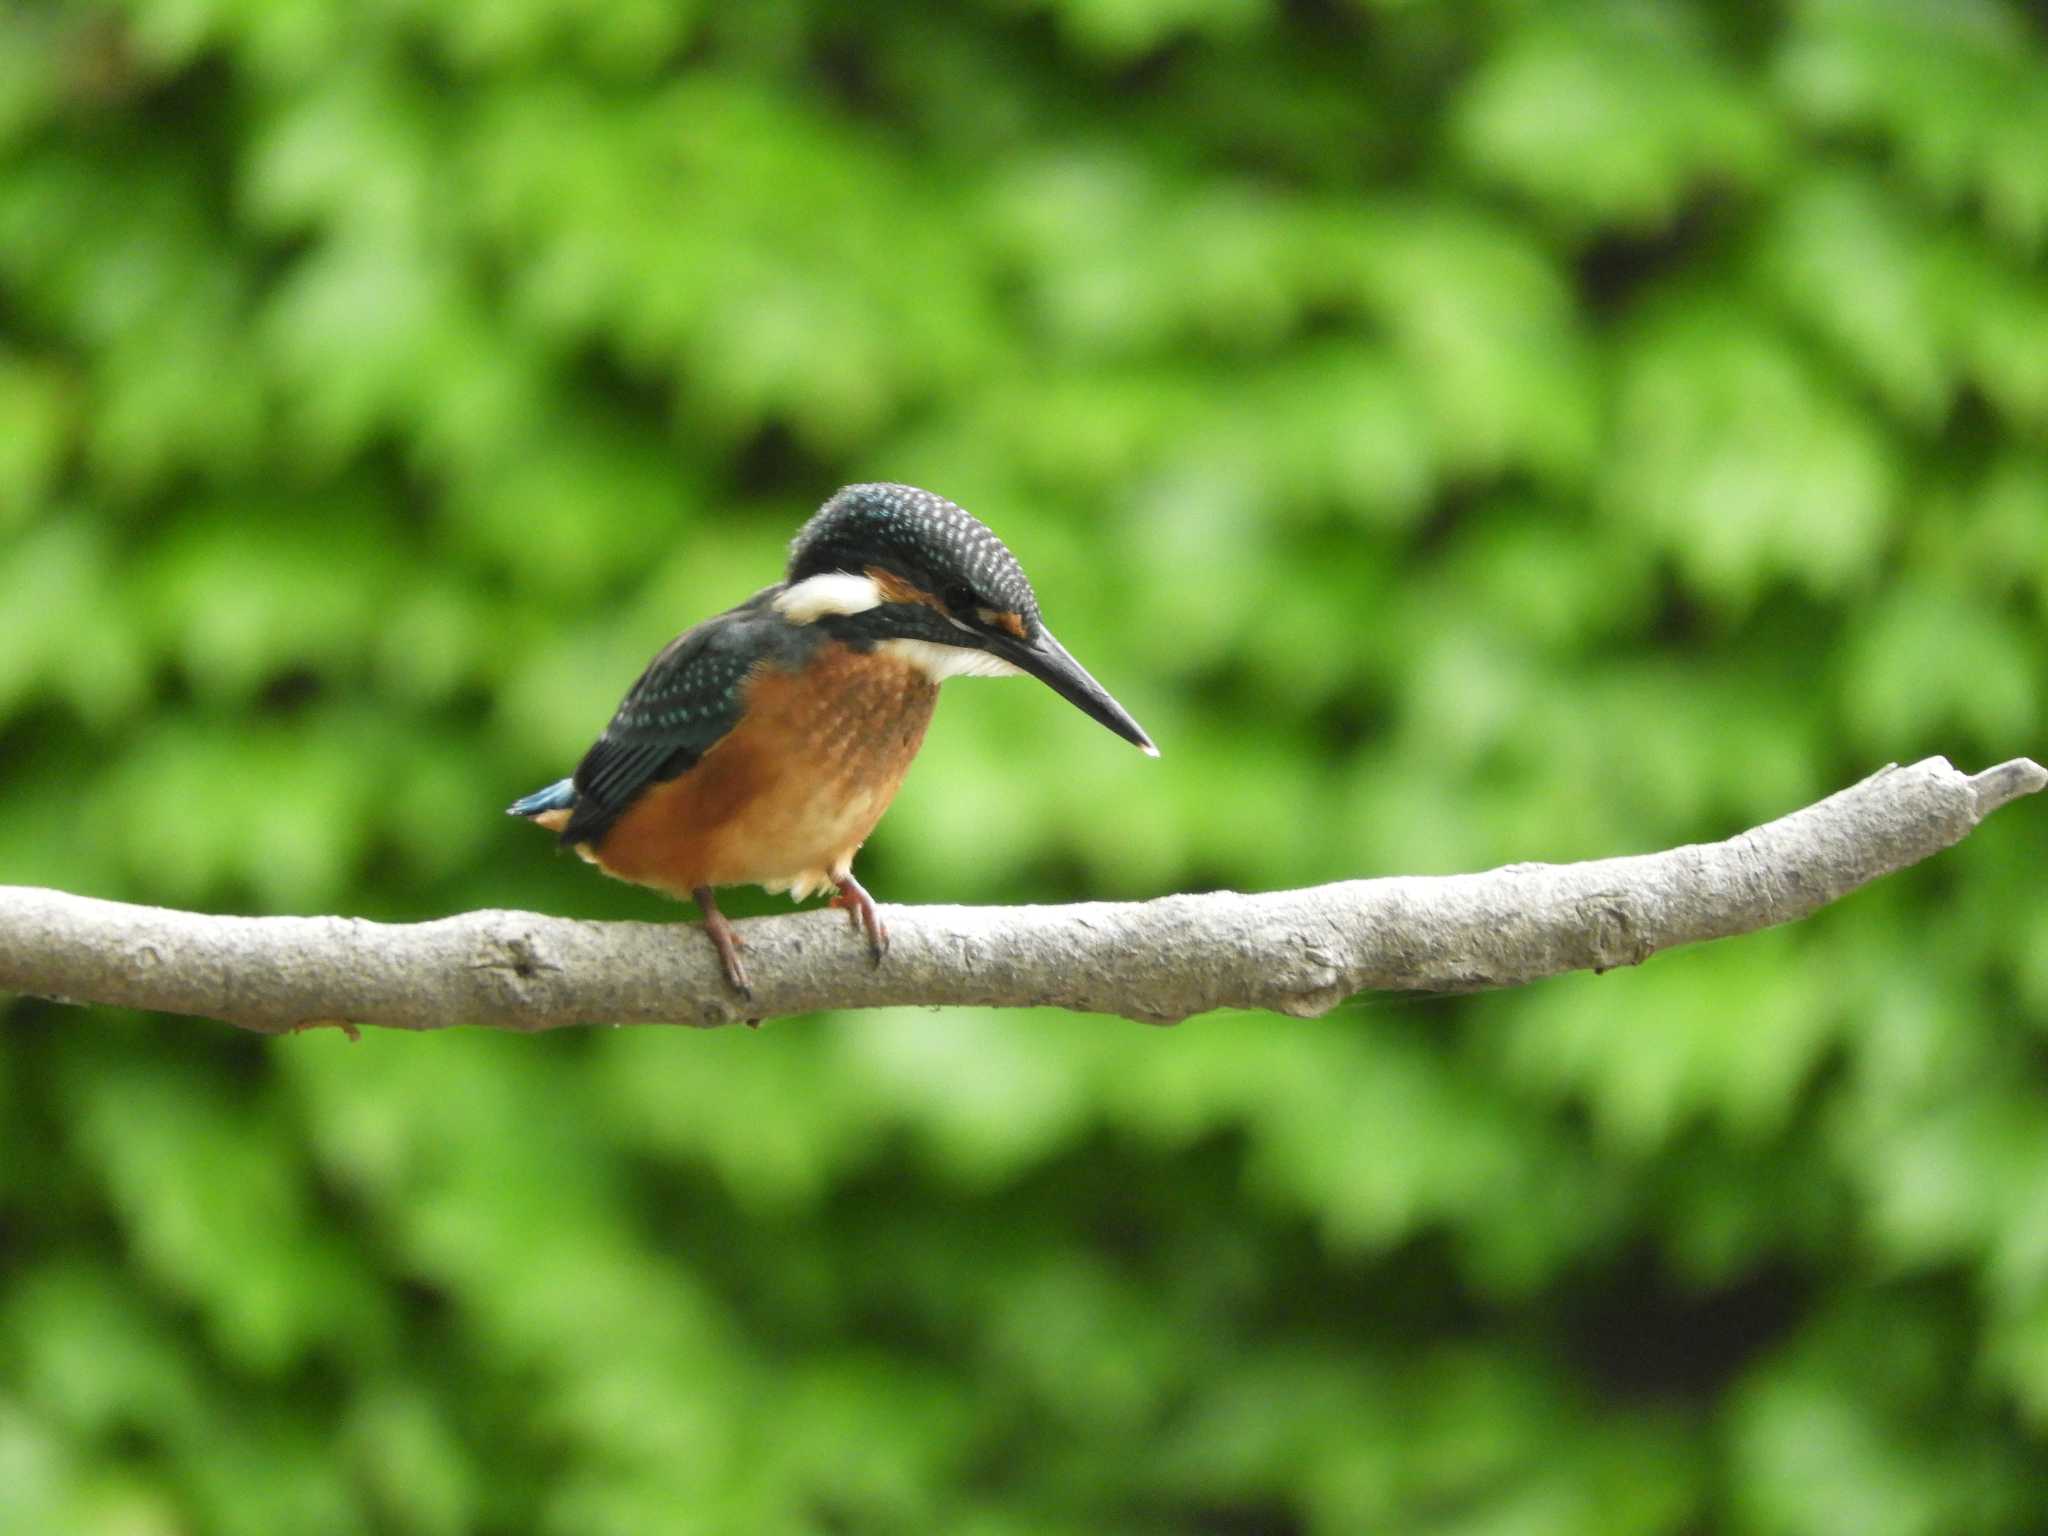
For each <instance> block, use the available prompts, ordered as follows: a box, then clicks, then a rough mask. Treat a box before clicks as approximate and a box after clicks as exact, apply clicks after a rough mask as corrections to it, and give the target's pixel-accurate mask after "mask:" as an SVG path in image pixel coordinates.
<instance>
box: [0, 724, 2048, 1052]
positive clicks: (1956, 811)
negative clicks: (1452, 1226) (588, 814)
mask: <svg viewBox="0 0 2048 1536" xmlns="http://www.w3.org/2000/svg"><path fill="white" fill-rule="evenodd" d="M2044 784H2048V771H2044V770H2043V769H2042V768H2041V766H2040V765H2039V764H2038V763H2034V762H2031V761H2029V760H2028V759H2026V758H2016V759H2014V760H2013V761H2012V762H2009V763H2004V764H2001V765H2000V766H1998V767H1996V768H1991V769H1987V770H1986V771H1985V772H1983V773H1980V774H1977V775H1976V776H1975V777H1974V778H1973V777H1969V776H1966V775H1964V774H1962V773H1959V772H1957V771H1956V770H1955V769H1954V768H1953V767H1951V766H1950V765H1949V763H1948V762H1947V760H1946V759H1944V758H1938V757H1934V758H1928V759H1927V760H1926V761H1924V762H1919V763H1915V764H1913V765H1912V766H1911V767H1907V768H1899V767H1891V768H1887V769H1885V770H1883V771H1882V772H1880V773H1877V774H1875V775H1873V776H1872V777H1870V778H1868V779H1865V780H1864V781H1863V782H1862V783H1860V784H1856V785H1853V786H1852V787H1850V788H1848V789H1845V790H1843V791H1842V792H1841V793H1839V794H1836V795H1831V796H1830V797H1828V798H1827V799H1825V800H1823V801H1821V802H1820V803H1819V804H1817V805H1811V806H1808V807H1807V808H1806V809H1804V810H1801V811H1795V812H1793V813H1792V814H1791V815H1789V816H1785V817H1782V818H1780V819H1779V820H1777V821H1773V822H1769V823H1767V824H1766V825H1764V826H1761V827H1757V828H1755V829H1753V830H1751V831H1748V832H1744V833H1742V834H1741V835H1739V836H1737V837H1732V838H1730V839H1728V840H1727V841H1726V842H1720V843H1708V844H1703V845H1698V846H1691V847H1684V848H1674V849H1671V850H1669V851H1668V852H1664V853H1652V854H1642V855H1638V856H1634V857H1630V858H1619V859H1600V860H1596V861H1594V862H1591V863H1585V864H1511V865H1509V866H1507V867H1506V868H1503V869H1496V870H1492V871H1489V872H1488V873H1485V874H1477V875H1448V876H1401V877H1395V878H1389V879H1378V880H1349V881H1344V882H1341V883H1338V884H1335V885H1324V886H1316V887H1314V888H1312V889H1308V890H1298V891H1275V892H1270V893H1267V894H1264V895H1251V896H1244V895H1237V894H1235V893H1232V892H1227V891H1220V892H1216V893H1213V894H1210V895H1204V896H1167V897H1162V898H1160V899H1159V900H1156V901H1146V902H1132V903H1122V904H1111V903H1095V904H1088V905H1081V906H1068V907H890V908H888V909H887V914H888V921H889V926H890V931H891V935H892V945H891V948H890V951H889V955H888V958H887V959H886V960H884V961H883V962H882V964H881V965H880V966H872V965H870V964H869V963H868V959H867V954H866V949H865V946H864V944H863V943H862V941H861V939H860V937H859V935H858V934H856V933H855V932H853V931H852V930H851V929H850V928H849V927H848V925H847V924H846V923H845V921H844V920H843V919H842V918H841V916H840V915H839V914H838V913H835V912H828V911H813V912H803V913H797V914H793V915H790V916H785V917H767V918H756V919H753V920H751V921H749V922H746V923H742V924H740V925H739V926H740V928H741V931H742V932H743V934H744V935H745V938H746V942H747V946H748V956H749V969H750V970H751V971H752V973H753V978H754V984H755V990H754V1000H753V1002H752V1003H751V1004H746V1003H743V1002H742V1001H741V1000H740V999H738V998H736V997H735V996H734V995H733V994H732V993H731V992H730V991H728V990H727V988H726V985H725V981H724V978H723V976H722V974H721V973H720V970H719V965H718V960H717V957H716V955H715V954H714V953H713V950H712V947H711V945H710V943H709V942H707V941H706V939H705V937H704V935H703V934H702V933H701V932H699V931H698V929H697V927H696V926H695V925H694V924H682V923H593V922H577V921H572V920H569V919H565V918H554V917H542V916H538V915H536V914H534V913H530V912H469V913H465V914H463V915H462V916H460V917H449V918H443V919H441V920H439V921H437V922H429V923H411V924H402V925H392V924H383V923H372V922H366V921H363V920H361V919H357V918H343V917H212V916H205V915H202V914H199V913H193V912H173V911H167V910H164V909H162V908H158V907H139V906H129V905H125V904H123V903H120V902H111V901H97V900H94V899H92V898H90V897H84V896H72V895H67V894H65V893H63V892H59V891H46V890H38V889H34V888H30V887H23V886H9V887H0V990H7V991H15V992H21V993H27V994H31V995H35V996H40V997H47V998H54V999H57V1000H59V1001H64V1002H74V1001H85V1002H95V1003H111V1004H116V1005H120V1006H124V1007H130V1008H150V1009H157V1010H161V1011H163V1012H168V1013H190V1014H200V1015H205V1016H208V1017H211V1018H216V1019H223V1020H225V1021H227V1022H228V1023H231V1024H237V1025H240V1026H241V1027H243V1028H245V1029H253V1030H259V1031H263V1032H278V1031H283V1030H288V1029H292V1028H297V1027H301V1026H304V1025H308V1024H316V1023H342V1022H343V1021H348V1022H350V1023H362V1024H385V1025H391V1026H394V1027H397V1028H401V1029H442V1028H446V1027H447V1026H449V1025H454V1024H482V1025H490V1026H492V1027H495V1028H499V1029H514V1030H538V1029H553V1028H556V1027H558V1026H561V1025H566V1024H579V1023H587V1022H595V1021H603V1022H608V1023H620V1024H640V1023H653V1022H664V1021H665V1022H676V1023H689V1024H706V1025H708V1024H725V1023H730V1022H732V1021H733V1020H735V1019H740V1018H745V1017H748V1016H755V1017H769V1016H773V1015H780V1014H789V1013H807V1012H812V1011H815V1010H818V1009H826V1008H873V1007H880V1006H885V1005H890V1004H913V1005H931V1004H946V1003H970V1004H982V1005H991V1006H999V1007H1011V1006H1022V1005H1030V1004H1051V1005H1055V1006H1058V1007H1063V1008H1073V1009H1079V1010H1085V1011H1088V1012H1092V1013H1110V1014H1121V1015H1122V1016H1124V1017H1126V1018H1131V1019H1139V1020H1143V1021H1145V1022H1148V1023H1160V1024H1164V1023H1172V1022H1174V1021H1176V1020H1179V1019H1182V1018H1186V1017H1187V1016H1188V1015H1190V1014H1195V1013H1202V1012H1205V1011H1207V1010H1209V1009H1212V1008H1273V1009H1278V1010H1279V1011H1281V1012H1283V1013H1291V1014H1297V1015H1302V1016H1313V1015H1315V1014H1319V1013H1322V1012H1324V1011H1325V1010H1327V1009H1329V1008H1331V1007H1333V1006H1335V1005H1336V1004H1337V1003H1339V1002H1342V1001H1343V1000H1344V999H1345V998H1347V997H1349V996H1351V995H1352V994H1354V993H1357V992H1364V991H1427V992H1470V991H1478V990H1481V989H1484V988H1488V987H1511V986H1516V985H1519V984H1521V983H1523V982H1527V981H1534V980H1537V979H1538V978H1540V977H1544V976H1554V975H1557V974H1559V973H1561V972H1564V971H1572V970H1585V969H1591V970H1595V971H1602V970H1606V969H1608V968H1610V967H1613V966H1617V965H1636V964H1639V963H1641V962H1642V961H1644V960H1647V959H1648V958H1649V957H1650V956H1651V955H1653V954H1655V953H1657V951H1659V950H1662V949H1670V948H1672V947H1673V946H1675V945H1679V944H1693V943H1697V942H1699V941H1700V940H1702V939H1715V938H1725V937H1728V936H1731V935H1734V934H1739V933H1749V932H1751V931H1753V930H1755V929H1758V928H1767V927H1770V926H1771V925H1773V924H1776V923H1784V922H1790V921H1792V920H1793V919H1795V918H1800V917H1804V916H1806V915H1807V914H1808V913H1809V912H1812V911H1814V910H1815V909H1816V908H1818V907H1822V906H1825V905H1826V904H1827V903H1828V902H1831V901H1833V900H1835V899H1836V898H1837V897H1839V896H1842V895H1844V894H1846V893H1847V892H1849V891H1852V890H1854V889H1856V888H1857V887H1858V886H1860V885H1864V884H1866V883H1868V882H1869V881H1872V880H1875V879H1877V878H1878V877H1879V876H1880V875H1885V874H1889V873H1891V872H1892V871H1894V870H1897V869H1903V868H1904V867H1905V866H1907V865H1908V864H1913V863H1916V862H1918V861H1919V860H1921V859H1924V858H1926V857H1928V856H1929V855H1930V854H1933V853H1936V852H1939V851H1940V850H1941V849H1943V848H1946V847H1948V846H1949V845H1950V844H1952V843H1955V842H1958V841H1960V840H1961V839H1962V838H1963V837H1964V836H1965V835H1966V834H1968V833H1969V831H1970V830H1971V829H1972V828H1973V827H1975V826H1976V825H1977V823H1978V822H1979V821H1981V820H1982V819H1983V818H1984V817H1985V816H1987V815H1989V814H1990V813H1991V812H1992V811H1995V810H1997V809H1998V808H1999V807H2000V806H2002V805H2004V804H2006V803H2007V802H2009V801H2011V800H2014V799H2017V798H2018V797H2020V796H2021V795H2030V794H2033V793H2034V792H2035V791H2036V790H2039V789H2040V788H2042V787H2043V785H2044Z"/></svg>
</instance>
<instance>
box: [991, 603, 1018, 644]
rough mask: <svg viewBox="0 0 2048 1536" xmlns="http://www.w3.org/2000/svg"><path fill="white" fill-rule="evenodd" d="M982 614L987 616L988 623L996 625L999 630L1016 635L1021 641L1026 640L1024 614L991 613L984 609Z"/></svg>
mask: <svg viewBox="0 0 2048 1536" xmlns="http://www.w3.org/2000/svg"><path fill="white" fill-rule="evenodd" d="M982 612H983V613H984V614H986V615H987V619H988V622H989V623H991V624H993V625H995V627H996V628H997V629H1000V630H1003V631H1004V632H1005V633H1008V634H1012V635H1015V636H1016V637H1017V638H1018V639H1019V640H1022V639H1023V638H1024V615H1023V614H1021V613H990V612H989V611H988V610H987V609H983V610H982Z"/></svg>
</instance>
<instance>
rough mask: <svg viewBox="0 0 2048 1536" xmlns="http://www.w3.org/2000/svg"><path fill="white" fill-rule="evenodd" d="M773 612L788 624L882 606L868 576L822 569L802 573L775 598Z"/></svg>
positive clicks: (878, 593)
mask: <svg viewBox="0 0 2048 1536" xmlns="http://www.w3.org/2000/svg"><path fill="white" fill-rule="evenodd" d="M774 606H775V611H776V612H777V613H779V614H781V615H782V616H783V617H784V618H785V619H787V620H789V622H790V623H792V624H812V623H815V622H816V621H817V620H819V619H822V618H823V617H824V616H825V615H826V614H828V613H866V612H867V611H868V610H869V609H870V608H879V607H881V606H882V590H881V588H879V587H877V586H876V585H875V581H874V578H873V577H872V576H855V575H853V574H851V573H850V572H847V571H826V572H825V573H824V574H822V575H819V576H806V577H805V578H804V579H803V580H802V581H800V582H798V583H797V584H796V585H795V586H793V587H791V588H790V589H789V590H788V591H787V592H785V593H783V594H782V595H781V596H780V597H778V598H776V599H775V605H774Z"/></svg>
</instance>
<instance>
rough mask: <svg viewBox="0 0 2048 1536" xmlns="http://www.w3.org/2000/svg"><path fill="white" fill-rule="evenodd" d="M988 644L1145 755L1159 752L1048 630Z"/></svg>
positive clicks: (1123, 710)
mask: <svg viewBox="0 0 2048 1536" xmlns="http://www.w3.org/2000/svg"><path fill="white" fill-rule="evenodd" d="M989 648H990V649H991V650H993V651H994V652H995V653H996V654H997V655H998V656H1000V657H1002V658H1003V660H1005V661H1008V662H1012V663H1014V664H1016V665H1017V666H1019V667H1022V668H1023V669H1024V670H1025V671H1026V672H1029V673H1030V674H1031V675H1032V676H1033V677H1035V678H1037V679H1038V680H1039V681H1040V682H1041V683H1044V684H1045V686H1046V687H1048V688H1050V689H1051V690H1052V691H1053V692H1054V693H1056V694H1058V695H1059V696H1060V697H1061V698H1063V699H1065V700H1066V701H1067V702H1068V703H1069V704H1071V705H1073V706H1074V707H1075V708H1076V709H1078V710H1080V711H1081V713H1082V714H1084V715H1087V716H1089V717H1090V718H1091V719H1095V720H1100V721H1101V722H1102V723H1103V724H1104V725H1106V726H1108V727H1109V728H1110V729H1111V730H1112V731H1115V732H1116V733H1117V735H1119V736H1121V737H1123V739H1124V740H1125V741H1128V742H1130V743H1131V744H1132V745H1133V746H1135V747H1138V748H1140V749H1142V750H1143V751H1144V753H1145V755H1146V756H1148V757H1157V756H1158V755H1159V749H1158V748H1157V747H1155V746H1153V745H1152V738H1151V737H1150V736H1147V735H1146V734H1145V728H1144V727H1143V726H1142V725H1140V724H1138V722H1137V721H1135V720H1133V719H1132V718H1131V714H1130V711H1129V710H1127V709H1125V708H1124V707H1123V705H1121V704H1119V703H1117V701H1116V700H1115V699H1113V698H1111V697H1110V696H1109V690H1108V689H1107V688H1105V687H1103V686H1102V684H1100V683H1098V682H1097V681H1095V679H1094V678H1092V677H1090V676H1089V675H1088V669H1087V668H1086V667H1084V666H1082V665H1081V663H1079V662H1078V661H1076V660H1074V658H1073V657H1072V656H1070V655H1069V654H1068V653H1067V648H1066V647H1065V646H1064V645H1061V644H1060V643H1059V641H1057V640H1055V639H1053V637H1052V631H1051V630H1049V629H1044V628H1041V629H1040V630H1039V631H1038V635H1037V638H1035V639H1031V640H1012V639H1010V638H1009V637H1008V636H1004V637H1002V638H1001V639H1000V640H999V641H998V642H997V643H996V644H994V645H992V646H990V647H989Z"/></svg>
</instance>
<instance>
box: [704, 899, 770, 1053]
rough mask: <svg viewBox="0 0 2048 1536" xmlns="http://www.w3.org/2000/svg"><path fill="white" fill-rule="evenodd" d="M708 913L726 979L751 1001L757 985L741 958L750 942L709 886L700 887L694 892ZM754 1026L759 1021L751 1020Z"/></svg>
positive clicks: (709, 930)
mask: <svg viewBox="0 0 2048 1536" xmlns="http://www.w3.org/2000/svg"><path fill="white" fill-rule="evenodd" d="M690 896H691V899H692V900H694V901H695V902H696V903H697V906H698V908H699V909H700V910H701V911H702V912H703V914H704V931H705V932H706V933H708V934H710V935H711V942H712V943H713V944H715V945H717V946H718V958H719V960H720V961H721V962H722V963H723V964H724V966H725V979H726V980H727V981H729V982H731V983H732V989H733V991H735V992H737V993H739V995H740V996H741V997H744V998H746V999H747V1000H748V1001H749V1002H751V1001H752V1000H753V997H754V987H753V983H752V982H750V981H749V980H748V979H747V966H746V962H745V961H743V960H741V959H740V951H741V950H743V949H745V948H746V947H747V941H746V940H745V939H743V938H741V937H740V936H739V932H738V930H736V929H735V928H734V927H733V925H732V924H731V923H729V922H727V921H726V917H725V914H724V913H723V912H721V911H719V910H718V903H717V902H716V901H714V900H713V899H712V896H711V889H710V887H709V886H699V887H698V888H697V889H696V890H694V891H692V892H691V893H690ZM747 1022H748V1023H750V1024H754V1023H758V1022H759V1020H756V1019H749V1020H748V1021H747Z"/></svg>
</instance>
